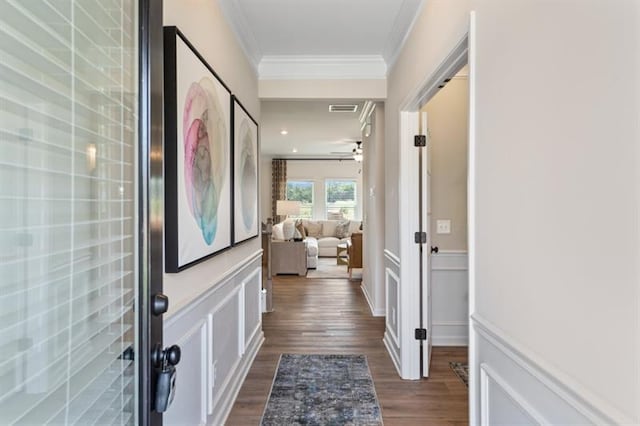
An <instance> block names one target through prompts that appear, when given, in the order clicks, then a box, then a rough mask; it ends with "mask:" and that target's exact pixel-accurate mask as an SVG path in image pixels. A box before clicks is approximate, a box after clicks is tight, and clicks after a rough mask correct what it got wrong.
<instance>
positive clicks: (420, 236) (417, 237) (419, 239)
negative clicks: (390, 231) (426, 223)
mask: <svg viewBox="0 0 640 426" xmlns="http://www.w3.org/2000/svg"><path fill="white" fill-rule="evenodd" d="M413 240H414V241H415V243H416V244H427V233H426V232H416V233H414V234H413Z"/></svg>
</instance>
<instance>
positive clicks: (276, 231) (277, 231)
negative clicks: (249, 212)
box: [271, 223, 284, 241]
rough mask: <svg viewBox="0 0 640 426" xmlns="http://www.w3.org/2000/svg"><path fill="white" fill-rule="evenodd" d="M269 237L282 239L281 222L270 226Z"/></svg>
mask: <svg viewBox="0 0 640 426" xmlns="http://www.w3.org/2000/svg"><path fill="white" fill-rule="evenodd" d="M271 238H272V239H274V240H279V241H282V240H284V232H283V231H282V223H276V224H275V225H273V227H272V228H271Z"/></svg>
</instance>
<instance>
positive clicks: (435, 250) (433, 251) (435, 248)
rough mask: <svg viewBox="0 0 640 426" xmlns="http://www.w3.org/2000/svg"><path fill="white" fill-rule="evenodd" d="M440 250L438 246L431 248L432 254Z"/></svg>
mask: <svg viewBox="0 0 640 426" xmlns="http://www.w3.org/2000/svg"><path fill="white" fill-rule="evenodd" d="M438 250H440V249H439V248H438V246H431V253H438Z"/></svg>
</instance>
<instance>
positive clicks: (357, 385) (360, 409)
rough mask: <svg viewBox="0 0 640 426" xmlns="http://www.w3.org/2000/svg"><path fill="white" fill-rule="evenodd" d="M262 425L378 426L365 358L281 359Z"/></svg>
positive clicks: (285, 356) (286, 356) (379, 420)
mask: <svg viewBox="0 0 640 426" xmlns="http://www.w3.org/2000/svg"><path fill="white" fill-rule="evenodd" d="M261 425H263V426H276V425H277V426H281V425H361V426H365V425H367V426H368V425H371V426H374V425H382V415H381V412H380V405H379V404H378V398H377V397H376V391H375V388H374V386H373V380H372V379H371V373H370V372H369V365H368V364H367V358H366V356H364V355H293V354H283V355H281V356H280V362H279V363H278V369H277V371H276V376H275V378H274V380H273V385H272V386H271V393H270V395H269V400H268V402H267V406H266V407H265V410H264V414H263V415H262V422H261Z"/></svg>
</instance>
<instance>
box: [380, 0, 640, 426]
mask: <svg viewBox="0 0 640 426" xmlns="http://www.w3.org/2000/svg"><path fill="white" fill-rule="evenodd" d="M472 8H473V9H475V10H476V16H477V38H476V43H477V50H476V54H477V56H476V58H477V67H476V68H475V69H472V73H475V76H476V92H475V96H476V98H475V108H476V116H475V120H476V123H477V127H476V129H475V132H474V133H473V135H472V136H474V137H475V149H476V151H475V153H476V157H475V162H474V164H473V165H472V166H473V167H475V175H474V179H475V180H474V182H475V185H474V187H472V188H470V191H473V192H474V194H475V197H476V200H477V201H476V204H475V205H474V206H472V208H475V218H474V219H475V224H476V225H475V229H471V230H470V231H471V233H472V235H471V238H472V240H475V244H476V245H475V250H474V247H470V249H471V256H472V263H471V265H472V269H471V274H472V280H474V281H475V283H476V288H475V292H476V293H475V294H476V296H475V299H472V301H471V304H472V306H474V307H475V309H474V312H473V315H474V327H473V330H472V335H474V336H475V337H473V338H474V339H476V340H475V342H476V346H475V348H474V350H475V353H474V354H473V355H474V357H475V358H474V362H475V363H474V364H473V365H472V373H473V374H472V377H473V378H472V386H473V388H472V389H471V392H472V395H474V396H475V397H476V399H475V400H474V402H475V403H479V402H480V400H482V402H483V405H482V406H480V405H479V404H478V405H476V404H473V406H472V410H473V412H474V416H476V415H478V417H474V418H472V421H474V420H475V421H480V420H482V421H483V422H485V423H492V422H493V423H495V422H497V421H498V420H500V419H506V420H509V421H515V420H516V419H517V418H518V417H519V416H522V415H523V413H524V414H525V415H526V416H528V417H527V418H528V419H529V420H531V419H533V420H534V421H536V422H540V421H542V422H548V423H556V424H557V423H567V422H568V421H581V422H592V423H638V422H640V408H639V401H640V368H639V362H638V360H639V359H640V329H639V323H638V318H639V316H640V314H639V312H638V310H639V293H640V292H639V288H638V285H639V282H640V280H639V278H640V277H639V272H638V258H639V255H640V253H639V247H638V213H637V208H638V194H639V192H638V185H639V183H638V166H639V165H640V159H639V157H638V151H637V150H638V148H637V144H638V143H637V141H638V137H639V136H640V135H639V133H638V127H637V124H636V123H637V121H636V120H637V118H638V89H637V88H638V76H639V75H640V73H639V70H638V68H637V66H638V61H637V55H638V50H637V40H638V32H637V28H638V26H640V19H639V18H640V17H639V14H638V10H637V9H638V3H637V2H635V1H631V0H613V1H607V2H604V1H598V0H584V1H581V2H576V1H569V0H561V1H555V2H548V1H545V0H520V1H515V2H505V1H501V0H483V1H450V0H431V1H429V2H427V3H426V4H425V7H424V9H423V11H422V13H421V16H420V17H419V18H418V22H417V24H416V26H415V27H414V31H413V32H412V34H411V35H410V37H409V39H408V42H407V44H406V45H405V47H404V49H403V51H402V53H401V55H400V58H399V60H398V62H397V63H396V66H395V67H394V68H393V69H392V70H391V72H390V75H389V87H388V95H389V99H388V102H387V114H386V117H387V121H386V124H387V141H388V149H387V159H388V161H387V167H386V170H387V178H388V183H389V185H388V188H387V194H386V196H387V206H389V207H388V210H387V215H386V217H387V232H386V236H387V238H386V242H387V248H389V249H390V250H392V251H395V252H397V249H398V246H399V244H398V241H399V239H398V238H397V236H396V235H395V234H397V230H398V226H397V223H396V221H393V220H390V219H391V218H392V217H393V216H392V209H393V207H392V206H395V205H397V202H396V201H397V182H398V176H399V173H400V172H399V170H398V166H399V162H398V156H397V154H395V151H397V146H396V144H394V143H393V142H392V141H397V140H398V135H399V133H398V107H399V105H400V103H401V102H402V99H405V97H406V96H408V95H409V94H410V92H411V91H412V90H413V89H415V88H417V87H419V86H420V85H421V84H422V82H423V81H424V79H425V78H426V77H428V76H429V75H430V74H431V73H432V72H433V70H434V69H435V67H437V66H438V64H439V63H441V61H442V60H443V59H444V58H445V56H446V54H447V53H448V52H449V51H450V50H451V49H452V48H453V47H454V46H455V44H456V43H457V42H458V41H459V40H461V38H462V36H463V34H464V32H465V31H466V27H467V20H468V16H467V12H468V11H469V10H471V9H472ZM474 261H475V262H474ZM474 264H475V267H473V265H474ZM481 363H482V366H483V367H482V374H480V370H481V369H480V364H481ZM622 365H625V366H629V369H624V368H619V367H618V366H622ZM611 366H615V367H613V368H610V367H611ZM505 393H506V394H508V395H509V398H505V397H504V394H505Z"/></svg>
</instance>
